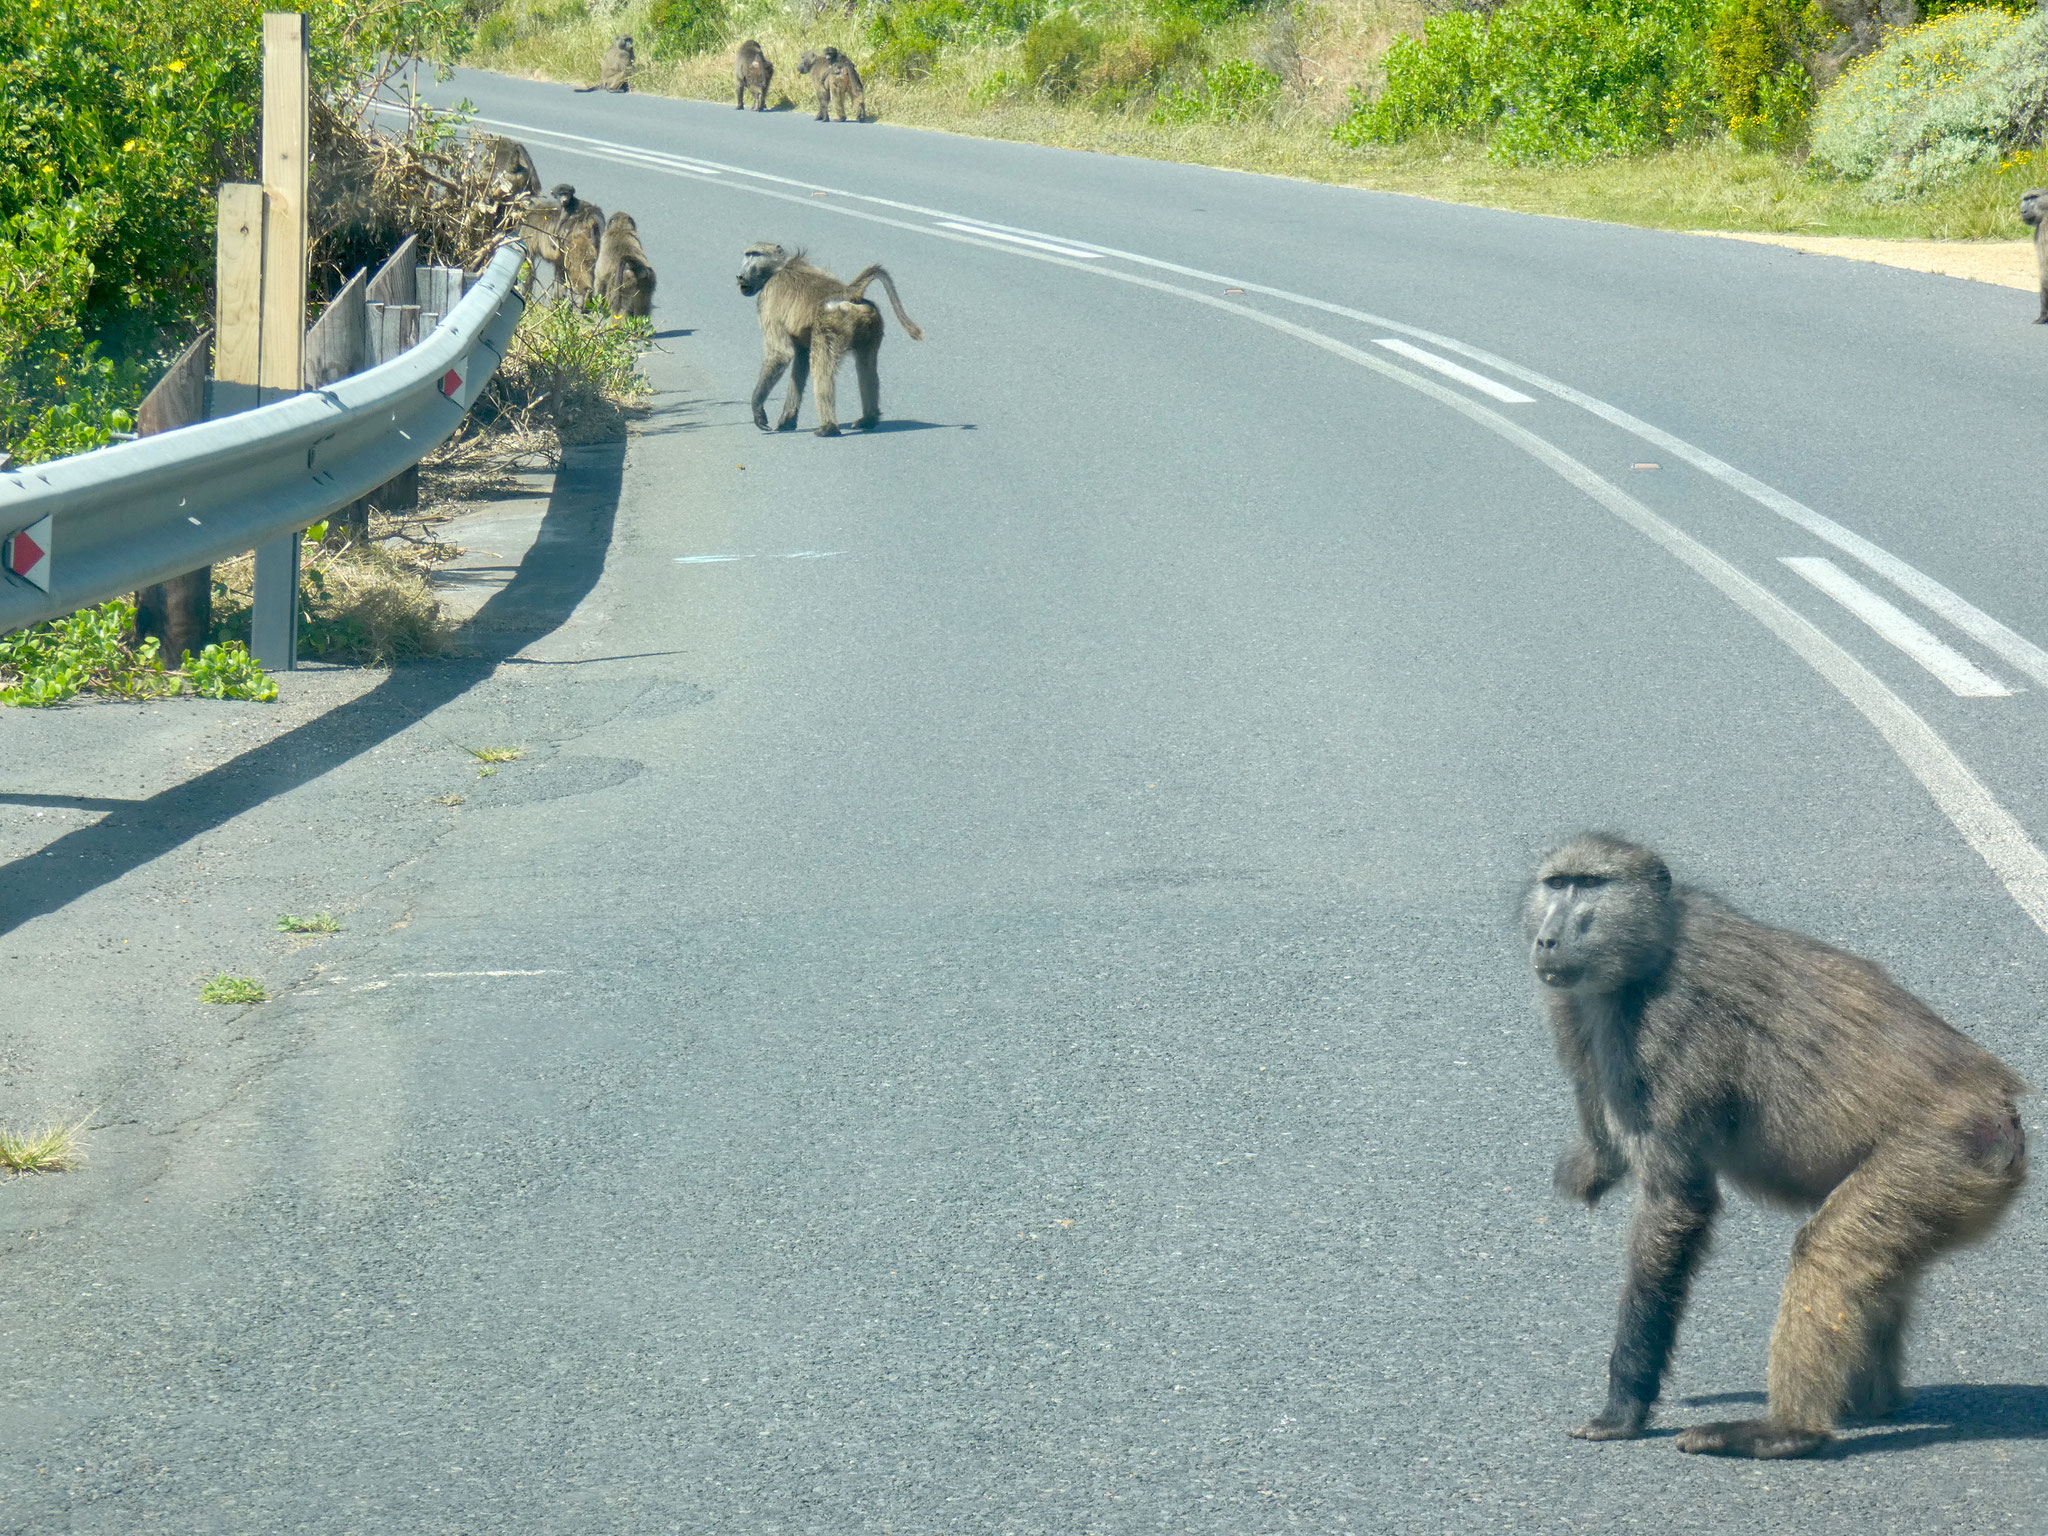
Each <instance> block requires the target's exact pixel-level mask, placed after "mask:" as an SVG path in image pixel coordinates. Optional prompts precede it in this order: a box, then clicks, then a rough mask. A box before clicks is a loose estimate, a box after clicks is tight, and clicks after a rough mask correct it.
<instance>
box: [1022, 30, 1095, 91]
mask: <svg viewBox="0 0 2048 1536" xmlns="http://www.w3.org/2000/svg"><path fill="white" fill-rule="evenodd" d="M1102 43H1103V37H1102V33H1101V32H1099V31H1098V30H1097V29H1096V28H1094V27H1091V26H1089V25H1088V24H1087V23H1086V22H1084V21H1082V20H1081V19H1080V18H1079V17H1078V16H1075V15H1073V14H1071V13H1070V12H1066V11H1062V12H1060V13H1059V14H1058V15H1054V16H1048V17H1046V18H1045V19H1044V20H1043V21H1036V22H1033V23H1032V24H1031V28H1030V30H1029V31H1027V32H1026V33H1025V34H1024V74H1025V77H1026V78H1027V79H1029V80H1030V81H1031V84H1032V86H1033V87H1034V88H1035V89H1037V90H1039V91H1042V92H1044V93H1045V94H1046V95H1048V96H1051V97H1054V98H1064V97H1068V96H1073V95H1076V94H1077V93H1078V92H1079V91H1080V89H1081V86H1082V82H1083V80H1084V78H1085V77H1086V76H1087V74H1088V72H1089V71H1090V70H1092V69H1093V68H1094V67H1095V63H1096V61H1097V60H1098V59H1100V58H1101V57H1102Z"/></svg>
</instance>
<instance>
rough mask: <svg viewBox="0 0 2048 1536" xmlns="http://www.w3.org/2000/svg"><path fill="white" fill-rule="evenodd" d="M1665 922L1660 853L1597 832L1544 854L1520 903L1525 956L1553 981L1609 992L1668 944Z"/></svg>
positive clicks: (1649, 967) (1666, 875)
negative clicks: (1524, 937) (1527, 943)
mask: <svg viewBox="0 0 2048 1536" xmlns="http://www.w3.org/2000/svg"><path fill="white" fill-rule="evenodd" d="M1672 922H1673V915H1672V903H1671V871H1670V870H1668V869H1666V868H1665V867H1664V861H1663V860H1662V859H1660V858H1658V857H1657V856H1656V855H1655V854H1654V853H1651V852H1650V851H1649V850H1648V849H1646V848H1638V847H1636V846H1635V845H1634V844H1632V843H1624V842H1622V841H1620V840H1619V839H1616V838H1610V837H1604V836H1600V835H1597V834H1595V835H1589V836H1585V837H1577V838H1574V839H1572V841H1570V842H1569V843H1566V844H1565V845H1564V846H1563V847H1562V848H1559V849H1557V850H1555V851H1554V852H1552V853H1551V854H1550V855H1549V856H1548V857H1547V858H1545V859H1544V861H1543V862H1542V864H1540V865H1539V866H1538V867H1537V870H1536V879H1535V881H1534V882H1533V883H1532V884H1531V885H1530V887H1529V895H1528V898H1527V900H1526V901H1524V903H1523V904H1522V926H1523V931H1524V933H1525V934H1526V936H1527V938H1528V940H1529V964H1530V966H1531V967H1532V968H1533V969H1534V970H1535V972H1536V979H1537V980H1538V981H1540V982H1542V983H1543V985H1545V986H1546V987H1556V988H1560V989H1570V988H1573V987H1581V986H1583V987H1586V988H1587V989H1589V990H1592V991H1600V992H1610V991H1614V990H1615V989H1617V988H1619V987H1622V986H1625V985H1627V984H1628V983H1629V982H1631V981H1634V980H1637V979H1638V978H1641V977H1644V976H1647V975H1650V974H1652V973H1653V972H1654V971H1655V970H1656V969H1657V968H1658V966H1660V965H1661V964H1662V963H1663V961H1664V958H1665V957H1666V955H1668V953H1669V951H1670V946H1671V928H1672Z"/></svg>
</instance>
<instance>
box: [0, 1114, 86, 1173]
mask: <svg viewBox="0 0 2048 1536" xmlns="http://www.w3.org/2000/svg"><path fill="white" fill-rule="evenodd" d="M84 1162H85V1122H84V1121H83V1120H80V1121H77V1122H75V1123H73V1124H70V1125H45V1126H42V1127H40V1128H39V1129H37V1130H33V1131H10V1130H8V1129H6V1128H5V1127H0V1168H4V1169H6V1170H7V1172H9V1173H63V1172H66V1171H68V1170H70V1169H73V1168H78V1167H81V1166H82V1165H83V1164H84Z"/></svg>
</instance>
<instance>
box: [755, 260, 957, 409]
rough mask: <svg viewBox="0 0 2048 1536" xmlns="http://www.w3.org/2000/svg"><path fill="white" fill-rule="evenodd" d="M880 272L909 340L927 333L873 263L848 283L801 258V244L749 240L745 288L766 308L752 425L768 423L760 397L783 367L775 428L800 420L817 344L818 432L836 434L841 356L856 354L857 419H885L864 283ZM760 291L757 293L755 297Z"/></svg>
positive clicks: (875, 324) (878, 319)
mask: <svg viewBox="0 0 2048 1536" xmlns="http://www.w3.org/2000/svg"><path fill="white" fill-rule="evenodd" d="M877 279H879V280H880V281H881V284H882V286H883V287H884V288H886V289H887V290H888V292H889V307H890V308H891V309H893V310H894V311H895V312H896V319H897V321H898V322H899V323H900V324H901V325H902V327H903V329H904V330H905V331H906V332H907V333H908V334H909V336H910V339H911V340H912V341H923V340H924V332H923V331H921V330H919V329H918V325H917V322H916V321H915V320H913V319H911V318H910V316H908V315H906V314H905V313H903V302H902V300H900V299H898V298H897V297H896V284H895V282H894V281H893V280H891V278H890V276H889V274H888V273H887V272H885V271H883V270H882V268H880V267H878V266H875V267H868V268H866V269H865V270H864V271H862V272H861V274H860V275H859V276H858V277H856V278H854V280H853V281H852V282H850V283H842V282H840V281H839V279H838V278H836V277H834V276H833V275H832V274H831V273H829V272H822V271H820V270H819V269H818V268H816V267H814V266H812V265H811V264H810V263H809V262H807V261H805V260H804V255H803V252H802V251H786V250H784V249H783V248H782V247H781V246H779V245H768V244H762V245H752V246H749V247H747V254H746V258H745V260H744V261H743V262H742V264H741V266H740V275H739V284H740V292H741V293H743V294H745V295H746V296H747V297H748V298H752V299H754V300H755V308H756V309H757V310H758V312H759V314H760V316H761V348H762V352H763V354H764V355H763V357H762V360H761V377H760V378H759V379H757V380H756V381H755V383H754V399H753V407H754V425H755V426H757V427H759V428H760V429H761V430H762V431H763V432H766V431H767V430H768V412H767V411H766V410H765V409H764V407H763V402H765V401H766V400H767V398H768V392H769V391H770V390H772V389H773V388H775V383H776V380H778V379H780V378H781V377H782V371H783V369H785V368H787V369H789V370H790V374H789V398H788V399H786V400H784V401H783V403H782V418H781V420H779V421H778V422H776V424H775V430H776V431H778V432H786V431H788V430H789V429H790V428H792V427H793V426H795V425H796V411H797V404H798V402H799V401H800V400H802V398H803V392H804V381H805V379H806V378H807V376H808V375H809V374H810V372H811V365H812V360H813V359H812V354H813V353H814V352H815V353H816V354H817V356H816V362H817V372H818V436H820V437H837V436H838V435H839V412H838V403H837V401H836V400H835V399H834V387H835V380H836V377H837V374H838V371H839V360H840V359H841V358H842V357H844V356H846V354H847V353H849V352H851V353H852V354H853V371H854V376H855V377H856V378H857V379H859V381H860V420H859V422H858V423H857V425H859V426H862V427H872V426H873V425H874V424H875V423H876V422H878V421H880V420H881V419H882V404H881V396H882V384H881V373H880V372H879V370H878V369H877V367H876V357H877V355H878V354H879V353H880V352H881V350H882V312H881V310H879V309H877V308H876V307H875V305H874V303H873V301H872V300H870V299H869V298H867V296H866V294H867V286H868V284H869V283H871V282H874V281H875V280H877ZM757 295H758V297H757Z"/></svg>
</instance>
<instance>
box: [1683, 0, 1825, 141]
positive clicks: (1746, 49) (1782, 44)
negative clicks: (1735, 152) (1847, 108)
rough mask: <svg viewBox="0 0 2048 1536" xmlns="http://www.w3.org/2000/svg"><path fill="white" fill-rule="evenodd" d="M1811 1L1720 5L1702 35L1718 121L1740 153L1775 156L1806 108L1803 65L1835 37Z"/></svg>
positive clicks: (1808, 85)
mask: <svg viewBox="0 0 2048 1536" xmlns="http://www.w3.org/2000/svg"><path fill="white" fill-rule="evenodd" d="M1841 30H1842V29H1841V28H1840V27H1838V26H1836V25H1835V24H1834V22H1832V21H1831V20H1829V19H1828V16H1827V13H1826V12H1824V11H1822V10H1821V9H1820V7H1819V6H1817V5H1815V4H1813V0H1725V3H1724V4H1723V5H1722V6H1721V9H1720V11H1719V12H1718V13H1717V14H1716V15H1715V17H1714V24H1713V26H1712V28H1711V29H1710V30H1709V31H1708V33H1707V54H1708V56H1709V58H1710V59H1711V60H1712V65H1713V77H1714V93H1715V97H1716V99H1717V100H1718V102H1719V105H1720V110H1721V117H1722V119H1723V121H1725V122H1726V123H1727V125H1728V132H1729V134H1730V135H1731V136H1732V137H1733V138H1734V140H1735V142H1736V143H1738V144H1740V145H1742V146H1743V148H1745V149H1782V148H1784V147H1786V146H1787V145H1789V144H1791V143H1792V142H1793V141H1794V140H1796V139H1797V138H1798V137H1799V135H1800V133H1801V131H1802V130H1803V129H1804V128H1805V126H1806V119H1807V114H1808V113H1809V112H1810V111H1811V110H1812V108H1813V77H1812V76H1811V75H1809V74H1808V73H1807V70H1806V64H1805V60H1806V59H1807V58H1808V57H1810V56H1811V55H1812V54H1814V53H1816V52H1817V51H1819V50H1820V49H1821V48H1823V47H1825V46H1826V45H1827V44H1828V43H1829V42H1830V41H1832V40H1833V39H1834V38H1836V37H1838V36H1840V34H1841Z"/></svg>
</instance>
